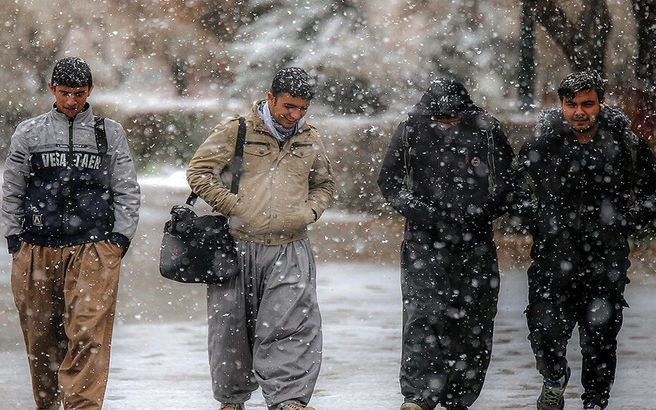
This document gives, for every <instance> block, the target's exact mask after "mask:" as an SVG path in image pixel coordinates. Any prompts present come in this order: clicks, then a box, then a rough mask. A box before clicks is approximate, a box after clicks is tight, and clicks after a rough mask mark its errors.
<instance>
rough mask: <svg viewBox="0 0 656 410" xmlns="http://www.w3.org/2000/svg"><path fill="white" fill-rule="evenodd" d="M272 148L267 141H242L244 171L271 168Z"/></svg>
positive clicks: (260, 170)
mask: <svg viewBox="0 0 656 410" xmlns="http://www.w3.org/2000/svg"><path fill="white" fill-rule="evenodd" d="M272 151H273V148H272V147H271V144H270V143H268V142H262V141H246V142H245V143H244V163H243V168H244V171H251V172H263V171H267V170H268V169H269V168H271V162H272V159H271V158H272V157H273V155H271V153H272Z"/></svg>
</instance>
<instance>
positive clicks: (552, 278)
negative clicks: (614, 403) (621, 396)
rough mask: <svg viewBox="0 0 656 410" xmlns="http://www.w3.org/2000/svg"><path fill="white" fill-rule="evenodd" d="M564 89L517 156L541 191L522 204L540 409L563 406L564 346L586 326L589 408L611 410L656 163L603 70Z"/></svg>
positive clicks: (654, 195)
mask: <svg viewBox="0 0 656 410" xmlns="http://www.w3.org/2000/svg"><path fill="white" fill-rule="evenodd" d="M558 96H559V97H560V101H561V107H560V109H555V110H550V111H545V112H543V113H542V114H541V115H540V118H539V121H538V125H537V128H536V133H535V136H534V137H532V138H530V139H529V140H528V141H527V142H526V143H525V144H524V146H523V148H522V150H521V152H520V155H519V160H520V164H521V166H522V168H524V169H525V175H526V177H527V180H528V182H529V184H528V185H527V186H530V191H531V193H532V195H533V197H534V198H535V200H534V201H530V202H525V203H524V204H523V206H522V208H523V212H524V214H525V216H526V217H527V218H528V220H529V221H530V222H529V229H530V230H531V232H532V234H533V248H532V250H531V257H532V259H533V263H532V265H531V267H530V268H529V270H528V282H529V305H528V308H527V310H526V313H527V320H528V327H529V332H530V334H529V340H530V342H531V346H532V348H533V352H534V353H535V357H536V361H537V368H538V370H539V372H540V374H542V376H543V377H544V383H543V388H542V393H541V395H540V397H539V399H538V403H537V404H538V406H537V407H538V409H543V410H551V409H562V408H563V407H564V398H563V393H564V390H565V386H566V385H567V382H568V379H569V376H570V369H569V367H568V366H567V359H566V354H565V352H566V347H567V342H568V340H569V338H570V336H571V334H572V330H573V329H574V326H575V325H576V324H577V323H578V325H579V335H580V344H581V353H582V355H583V368H582V377H581V378H582V384H583V388H584V390H585V391H584V393H583V395H582V399H583V403H584V408H585V409H603V408H605V407H606V405H607V404H608V397H609V393H610V387H611V385H612V384H613V380H614V376H615V363H616V349H617V340H616V338H617V334H618V332H619V330H620V327H621V325H622V309H623V308H624V307H626V306H627V304H626V302H625V300H624V297H623V293H624V286H625V284H626V282H627V277H626V271H627V268H628V267H629V259H628V255H629V247H628V244H627V235H628V234H629V232H630V231H631V230H633V229H638V228H640V226H641V225H645V224H646V223H648V222H650V221H651V220H652V219H653V218H654V216H655V215H656V212H655V211H656V209H655V208H654V204H656V160H655V158H654V155H653V153H652V151H651V150H650V148H649V147H648V145H647V144H646V143H645V142H644V141H643V140H641V139H639V138H637V137H636V136H635V135H634V134H633V133H632V132H631V131H630V130H629V121H628V119H627V118H626V117H625V116H624V114H622V113H621V112H619V111H617V110H614V109H612V108H610V107H608V106H606V105H605V104H604V82H603V80H602V79H601V77H600V76H599V75H598V74H597V73H595V72H590V71H588V72H575V73H573V74H570V75H569V76H567V77H566V78H565V79H564V80H563V81H562V83H561V84H560V87H559V89H558Z"/></svg>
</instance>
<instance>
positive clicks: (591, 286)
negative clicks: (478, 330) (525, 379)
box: [526, 250, 629, 407]
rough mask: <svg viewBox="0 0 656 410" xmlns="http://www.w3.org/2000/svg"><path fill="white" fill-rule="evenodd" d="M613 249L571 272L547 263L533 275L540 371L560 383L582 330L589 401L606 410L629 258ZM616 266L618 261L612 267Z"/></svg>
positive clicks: (531, 307)
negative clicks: (575, 335) (576, 332)
mask: <svg viewBox="0 0 656 410" xmlns="http://www.w3.org/2000/svg"><path fill="white" fill-rule="evenodd" d="M616 253H617V252H614V251H613V250H608V251H607V253H606V255H605V257H600V256H597V257H595V258H589V259H590V260H592V261H594V262H592V263H586V264H584V265H583V266H577V268H576V269H572V270H570V271H569V272H562V271H559V270H558V269H553V266H549V265H550V264H548V263H545V262H544V261H542V260H536V261H534V262H533V264H532V265H531V267H530V268H529V270H528V285H529V297H528V301H529V303H528V307H527V309H526V318H527V322H528V328H529V337H528V338H529V340H530V342H531V348H532V349H533V353H534V354H535V359H536V367H537V369H538V371H539V372H540V374H541V375H542V376H543V377H546V378H549V379H552V380H556V379H558V378H560V377H561V376H562V375H563V374H565V371H566V368H567V357H566V352H567V343H568V341H569V339H570V337H571V335H572V331H573V330H574V326H575V325H577V324H578V325H579V344H580V346H581V355H582V356H583V366H582V374H581V383H582V385H583V389H584V393H583V394H582V396H581V398H582V400H583V401H594V402H595V403H597V404H599V405H601V406H602V407H605V406H606V405H607V404H608V398H609V396H610V389H611V386H612V384H613V381H614V380H615V368H616V363H617V354H616V351H617V335H618V333H619V331H620V329H621V327H622V321H623V309H624V307H627V306H628V305H627V304H626V301H625V300H624V296H623V293H624V286H625V281H626V270H627V269H628V266H629V262H628V259H626V258H625V257H624V255H623V254H624V253H625V252H622V255H621V256H617V254H616ZM608 261H613V262H608Z"/></svg>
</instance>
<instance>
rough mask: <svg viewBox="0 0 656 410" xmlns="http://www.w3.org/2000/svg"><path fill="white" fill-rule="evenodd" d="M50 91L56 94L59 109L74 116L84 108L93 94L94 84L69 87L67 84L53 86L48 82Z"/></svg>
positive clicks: (67, 114) (68, 115)
mask: <svg viewBox="0 0 656 410" xmlns="http://www.w3.org/2000/svg"><path fill="white" fill-rule="evenodd" d="M48 88H50V92H51V93H52V95H54V96H55V104H56V106H57V111H59V112H61V113H63V114H66V116H67V117H69V118H74V117H75V116H76V115H77V114H79V113H80V112H81V111H82V110H84V105H85V104H86V102H87V98H89V96H90V95H91V90H92V89H93V86H90V87H87V86H85V87H67V86H65V85H57V86H53V85H52V84H48Z"/></svg>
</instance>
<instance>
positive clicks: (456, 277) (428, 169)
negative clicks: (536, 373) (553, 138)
mask: <svg viewBox="0 0 656 410" xmlns="http://www.w3.org/2000/svg"><path fill="white" fill-rule="evenodd" d="M433 116H437V117H443V116H446V117H454V116H458V117H459V118H460V122H459V124H458V125H456V126H453V127H452V128H449V129H447V130H445V129H443V128H442V127H441V126H440V125H439V124H438V123H437V122H436V121H434V120H433V119H432V117H433ZM512 160H513V152H512V149H511V148H510V146H509V145H508V142H507V140H506V136H505V135H504V133H503V132H502V130H501V128H500V126H499V123H498V122H497V121H496V120H495V119H494V118H493V117H491V116H490V115H489V114H487V113H486V112H485V111H483V110H482V109H480V108H478V107H476V106H475V105H474V104H473V103H472V102H471V100H470V99H469V96H468V95H467V92H466V90H465V88H464V87H463V86H462V85H461V84H459V83H455V82H452V81H449V80H439V81H436V82H435V83H433V85H432V86H431V88H429V90H428V91H427V92H426V93H425V94H424V96H423V97H422V99H421V101H420V102H419V103H418V104H417V105H416V106H415V107H414V109H413V110H412V112H411V113H410V116H409V118H408V120H407V121H405V122H402V123H401V124H400V125H399V127H398V128H397V130H396V132H395V133H394V135H393V136H392V140H391V142H390V146H389V149H388V151H387V155H386V156H385V160H384V162H383V166H382V169H381V171H380V176H379V178H378V185H379V186H380V189H381V191H382V193H383V195H384V197H385V198H386V199H387V200H388V201H389V203H390V204H391V205H392V207H394V209H395V210H397V211H398V212H399V213H400V214H402V215H403V216H405V217H406V232H405V240H404V242H403V245H402V250H401V290H402V294H403V353H402V364H401V372H400V384H401V393H402V394H403V396H404V398H405V401H406V402H412V403H417V404H418V405H419V406H420V407H421V408H422V409H433V408H435V407H436V406H437V405H438V404H441V405H443V406H446V407H447V408H462V407H468V406H471V404H472V403H474V401H475V400H476V399H477V397H478V395H479V394H480V391H481V389H482V387H483V382H484V379H485V374H486V371H487V368H488V365H489V360H490V355H491V352H492V334H493V328H494V317H495V315H496V307H497V300H498V292H499V271H498V267H497V259H496V249H495V246H494V242H493V240H492V224H491V222H492V220H493V219H494V218H495V217H497V216H499V215H501V214H502V213H503V212H504V211H505V207H506V204H507V203H508V202H509V198H510V197H511V195H509V194H510V193H511V192H512V186H513V184H512V182H513V181H512V177H513V172H512V170H511V164H512Z"/></svg>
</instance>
